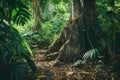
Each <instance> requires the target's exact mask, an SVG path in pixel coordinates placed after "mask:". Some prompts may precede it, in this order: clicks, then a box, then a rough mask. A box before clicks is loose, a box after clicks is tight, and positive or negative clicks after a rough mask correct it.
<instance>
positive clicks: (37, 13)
mask: <svg viewBox="0 0 120 80" xmlns="http://www.w3.org/2000/svg"><path fill="white" fill-rule="evenodd" d="M33 10H34V12H35V13H34V18H35V24H34V29H35V30H36V32H39V30H40V28H41V19H42V17H41V14H40V2H39V0H33Z"/></svg>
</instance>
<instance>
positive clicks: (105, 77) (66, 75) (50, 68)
mask: <svg viewBox="0 0 120 80" xmlns="http://www.w3.org/2000/svg"><path fill="white" fill-rule="evenodd" d="M45 53H46V50H44V49H40V50H38V51H36V52H35V56H34V58H33V60H34V62H35V64H36V66H37V71H36V72H35V73H30V74H29V78H30V79H29V80H110V77H111V75H109V74H108V72H105V71H101V73H96V71H95V69H94V68H92V66H90V65H89V66H88V65H84V66H82V67H81V68H78V67H74V66H73V63H69V64H64V63H62V62H56V60H46V56H45ZM55 63H57V65H55Z"/></svg>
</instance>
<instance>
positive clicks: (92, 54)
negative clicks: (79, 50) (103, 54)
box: [82, 49, 99, 61]
mask: <svg viewBox="0 0 120 80" xmlns="http://www.w3.org/2000/svg"><path fill="white" fill-rule="evenodd" d="M98 55H99V53H98V51H97V49H91V50H89V51H87V52H86V53H85V54H84V55H83V57H82V58H83V60H84V61H88V60H92V59H94V58H96V57H97V56H98Z"/></svg>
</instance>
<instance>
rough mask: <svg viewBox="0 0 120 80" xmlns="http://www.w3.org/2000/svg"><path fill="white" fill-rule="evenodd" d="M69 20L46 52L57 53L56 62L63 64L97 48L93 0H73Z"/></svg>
mask: <svg viewBox="0 0 120 80" xmlns="http://www.w3.org/2000/svg"><path fill="white" fill-rule="evenodd" d="M71 19H72V20H70V22H69V23H68V25H67V26H66V27H64V28H63V30H62V32H61V35H60V37H59V38H58V39H57V40H56V42H55V44H54V45H53V46H52V47H51V48H50V49H49V51H48V53H51V52H52V53H53V52H58V53H59V56H58V57H57V60H59V61H62V62H65V63H68V62H74V61H76V60H77V59H81V57H82V55H83V54H84V53H85V52H86V51H87V50H89V49H92V48H98V45H99V40H100V39H99V37H97V36H98V35H97V34H98V33H99V31H97V26H96V25H97V24H96V23H97V22H96V16H95V0H73V3H72V18H71ZM96 44H97V45H96Z"/></svg>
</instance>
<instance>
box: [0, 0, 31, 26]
mask: <svg viewBox="0 0 120 80" xmlns="http://www.w3.org/2000/svg"><path fill="white" fill-rule="evenodd" d="M28 4H29V3H28V1H27V0H1V1H0V11H2V13H1V15H0V18H2V19H4V20H6V21H8V22H11V21H13V22H14V23H16V24H18V25H24V24H25V23H26V22H27V21H28V20H30V11H29V6H28Z"/></svg>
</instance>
